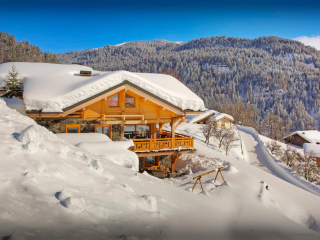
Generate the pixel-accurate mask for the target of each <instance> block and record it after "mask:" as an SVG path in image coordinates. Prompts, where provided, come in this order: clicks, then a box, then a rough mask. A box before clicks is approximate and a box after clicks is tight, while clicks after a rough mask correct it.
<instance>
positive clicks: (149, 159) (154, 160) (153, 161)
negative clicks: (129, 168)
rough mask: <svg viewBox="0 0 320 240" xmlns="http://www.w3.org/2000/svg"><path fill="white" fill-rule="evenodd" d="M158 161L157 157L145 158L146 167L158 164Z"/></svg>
mask: <svg viewBox="0 0 320 240" xmlns="http://www.w3.org/2000/svg"><path fill="white" fill-rule="evenodd" d="M156 161H157V159H156V156H149V157H145V158H144V162H145V164H146V165H150V164H156Z"/></svg>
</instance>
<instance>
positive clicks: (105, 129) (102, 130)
mask: <svg viewBox="0 0 320 240" xmlns="http://www.w3.org/2000/svg"><path fill="white" fill-rule="evenodd" d="M95 129H96V133H102V134H105V135H107V136H108V137H109V138H110V139H111V137H112V136H111V126H103V125H100V124H96V125H95Z"/></svg>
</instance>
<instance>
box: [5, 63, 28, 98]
mask: <svg viewBox="0 0 320 240" xmlns="http://www.w3.org/2000/svg"><path fill="white" fill-rule="evenodd" d="M18 75H19V72H18V71H17V69H16V67H15V66H14V65H12V70H11V71H9V72H8V76H7V78H6V79H4V83H5V86H4V90H6V91H7V92H6V93H5V94H4V95H2V97H5V98H12V97H19V96H22V94H23V85H22V83H21V79H19V78H18Z"/></svg>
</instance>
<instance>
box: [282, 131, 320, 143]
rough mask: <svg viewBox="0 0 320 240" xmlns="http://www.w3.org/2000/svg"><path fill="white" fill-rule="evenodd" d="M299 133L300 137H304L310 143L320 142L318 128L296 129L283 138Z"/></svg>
mask: <svg viewBox="0 0 320 240" xmlns="http://www.w3.org/2000/svg"><path fill="white" fill-rule="evenodd" d="M295 134H297V135H299V136H300V137H302V138H304V139H305V140H307V141H308V142H310V143H317V142H320V132H319V131H317V130H305V131H295V132H292V133H290V134H289V135H287V136H285V137H283V138H282V140H284V139H286V138H288V137H290V136H292V135H295Z"/></svg>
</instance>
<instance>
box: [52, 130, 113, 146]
mask: <svg viewBox="0 0 320 240" xmlns="http://www.w3.org/2000/svg"><path fill="white" fill-rule="evenodd" d="M56 135H57V136H58V137H59V138H62V139H64V140H65V141H67V142H68V143H70V144H72V145H77V144H79V143H83V142H86V143H90V142H91V143H92V142H110V141H111V139H110V138H109V137H108V136H107V135H105V134H101V133H58V134H56Z"/></svg>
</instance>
